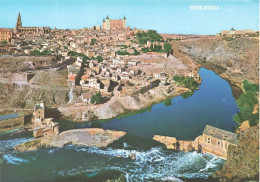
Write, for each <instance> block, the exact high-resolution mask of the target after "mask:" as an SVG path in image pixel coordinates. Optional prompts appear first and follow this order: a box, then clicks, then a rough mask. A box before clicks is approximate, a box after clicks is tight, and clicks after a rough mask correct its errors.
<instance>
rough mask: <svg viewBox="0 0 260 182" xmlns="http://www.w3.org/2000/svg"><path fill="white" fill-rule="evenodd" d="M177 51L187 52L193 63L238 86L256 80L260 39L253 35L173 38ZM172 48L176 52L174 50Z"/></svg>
mask: <svg viewBox="0 0 260 182" xmlns="http://www.w3.org/2000/svg"><path fill="white" fill-rule="evenodd" d="M173 44H176V45H178V48H179V50H176V51H180V52H184V53H186V54H187V55H189V56H190V57H191V58H192V59H193V60H194V61H195V62H198V63H200V64H201V65H202V66H204V67H206V68H207V69H211V70H213V71H215V72H216V73H217V74H219V75H220V76H221V77H222V78H225V79H228V80H230V81H231V82H232V83H233V84H236V85H237V86H241V82H242V80H244V79H247V80H249V81H251V82H253V83H258V82H259V76H258V75H259V69H258V64H259V61H258V60H259V51H258V48H259V39H258V38H255V37H251V38H250V37H244V38H236V39H234V40H227V39H224V38H219V37H212V38H200V39H188V40H184V41H176V42H174V43H173ZM176 51H175V52H176Z"/></svg>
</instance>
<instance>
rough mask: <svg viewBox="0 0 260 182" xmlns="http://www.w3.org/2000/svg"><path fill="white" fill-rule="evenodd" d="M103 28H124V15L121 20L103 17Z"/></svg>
mask: <svg viewBox="0 0 260 182" xmlns="http://www.w3.org/2000/svg"><path fill="white" fill-rule="evenodd" d="M103 29H104V30H117V29H126V17H125V16H124V18H123V20H110V18H109V17H108V16H107V17H106V19H103Z"/></svg>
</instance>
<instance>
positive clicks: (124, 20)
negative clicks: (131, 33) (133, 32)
mask: <svg viewBox="0 0 260 182" xmlns="http://www.w3.org/2000/svg"><path fill="white" fill-rule="evenodd" d="M123 29H126V17H125V16H124V18H123Z"/></svg>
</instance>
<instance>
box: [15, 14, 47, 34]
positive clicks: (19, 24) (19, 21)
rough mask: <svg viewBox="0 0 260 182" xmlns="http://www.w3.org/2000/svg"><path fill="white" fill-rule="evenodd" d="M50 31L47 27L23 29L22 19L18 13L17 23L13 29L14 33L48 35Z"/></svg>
mask: <svg viewBox="0 0 260 182" xmlns="http://www.w3.org/2000/svg"><path fill="white" fill-rule="evenodd" d="M49 31H50V28H49V27H23V26H22V18H21V15H20V12H19V13H18V17H17V22H16V25H15V28H14V33H24V32H29V33H42V34H45V33H48V32H49Z"/></svg>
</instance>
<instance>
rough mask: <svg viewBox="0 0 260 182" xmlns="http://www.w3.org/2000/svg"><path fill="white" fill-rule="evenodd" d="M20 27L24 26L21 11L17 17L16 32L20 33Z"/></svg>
mask: <svg viewBox="0 0 260 182" xmlns="http://www.w3.org/2000/svg"><path fill="white" fill-rule="evenodd" d="M20 28H22V19H21V15H20V12H19V13H18V17H17V22H16V26H15V33H18V32H19V29H20Z"/></svg>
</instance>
